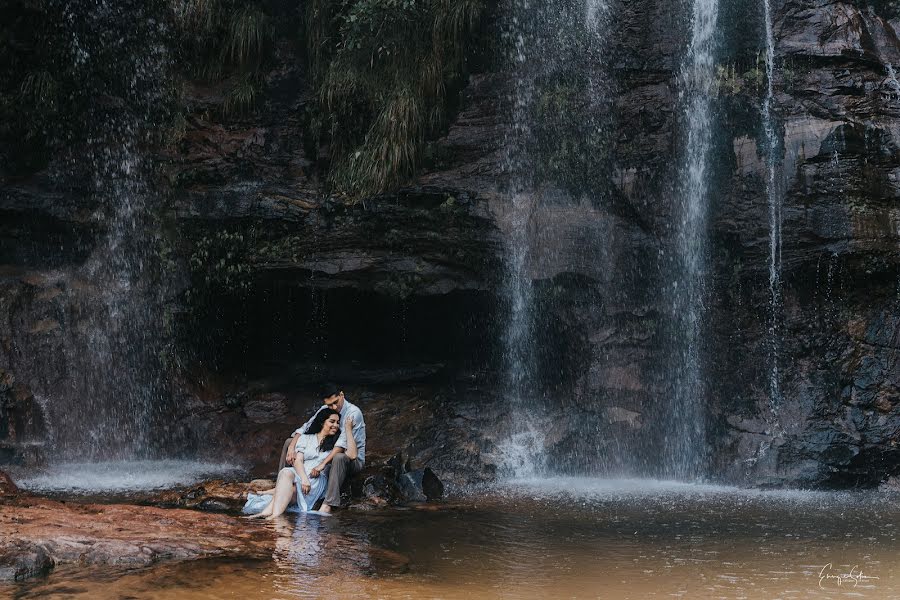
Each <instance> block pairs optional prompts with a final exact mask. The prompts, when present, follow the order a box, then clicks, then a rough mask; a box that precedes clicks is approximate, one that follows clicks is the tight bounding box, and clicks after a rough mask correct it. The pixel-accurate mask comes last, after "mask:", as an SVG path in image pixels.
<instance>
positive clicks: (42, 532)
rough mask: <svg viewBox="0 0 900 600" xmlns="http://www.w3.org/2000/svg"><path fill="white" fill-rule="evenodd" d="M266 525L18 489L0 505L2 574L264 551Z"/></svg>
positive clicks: (15, 575)
mask: <svg viewBox="0 0 900 600" xmlns="http://www.w3.org/2000/svg"><path fill="white" fill-rule="evenodd" d="M271 546H272V540H271V537H270V536H267V535H266V530H265V529H261V528H259V527H253V526H250V525H248V524H247V523H244V522H241V521H240V520H238V519H237V518H235V517H232V516H225V515H217V514H210V513H202V512H196V511H188V510H180V509H161V508H156V507H149V506H133V505H128V504H112V505H99V504H67V503H63V502H55V501H52V500H47V499H43V498H32V497H23V496H20V497H19V498H18V499H16V500H9V501H7V502H6V503H5V504H3V505H2V506H0V580H2V579H7V580H9V579H22V578H25V577H29V576H31V575H34V574H37V573H40V572H44V571H47V570H49V569H50V568H52V567H54V566H56V565H59V564H65V563H78V564H89V565H135V566H139V565H147V564H150V563H153V562H156V561H159V560H171V559H179V560H187V559H195V558H201V557H211V556H242V557H248V556H249V557H262V556H268V555H270V552H271Z"/></svg>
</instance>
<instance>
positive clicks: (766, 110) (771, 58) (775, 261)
mask: <svg viewBox="0 0 900 600" xmlns="http://www.w3.org/2000/svg"><path fill="white" fill-rule="evenodd" d="M763 13H764V17H765V25H766V98H765V100H764V101H763V105H762V121H763V131H764V133H765V138H766V197H767V200H768V207H769V211H768V212H769V315H768V320H769V326H768V337H769V411H770V413H771V418H772V426H773V427H774V429H775V431H776V432H780V431H781V425H780V419H779V416H778V409H779V406H780V405H781V373H780V364H779V363H780V359H781V318H782V286H781V211H782V195H781V190H780V189H779V187H778V179H777V169H778V159H777V153H778V149H779V140H778V136H777V135H776V133H775V120H774V116H773V115H772V106H773V103H774V101H775V89H774V85H775V84H774V75H775V36H774V33H773V31H772V10H771V5H770V0H763Z"/></svg>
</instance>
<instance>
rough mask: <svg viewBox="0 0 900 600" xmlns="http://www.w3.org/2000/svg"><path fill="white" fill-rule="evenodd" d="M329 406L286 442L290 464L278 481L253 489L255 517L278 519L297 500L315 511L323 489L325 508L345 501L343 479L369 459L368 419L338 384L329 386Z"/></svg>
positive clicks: (326, 510)
mask: <svg viewBox="0 0 900 600" xmlns="http://www.w3.org/2000/svg"><path fill="white" fill-rule="evenodd" d="M323 395H324V400H323V403H324V406H322V407H321V408H320V409H319V410H318V411H317V412H316V414H314V415H313V417H312V418H311V419H310V420H309V421H307V422H306V423H305V424H304V425H303V426H302V427H300V428H299V429H297V430H296V431H295V432H294V434H293V436H292V437H291V439H290V441H289V442H288V443H286V446H287V453H286V454H285V456H284V462H285V464H286V465H289V466H285V467H284V468H282V469H281V470H280V471H279V472H278V480H277V482H276V483H275V487H273V488H272V489H269V490H264V491H260V492H258V493H256V494H253V493H251V494H249V495H248V497H247V504H246V505H245V506H244V512H245V513H255V514H252V515H251V517H250V518H263V517H265V518H269V519H274V518H275V517H277V516H278V515H280V514H282V513H283V512H285V510H287V509H288V507H289V506H291V505H292V504H296V506H297V508H298V509H299V510H300V511H301V512H312V511H313V510H314V509H315V505H316V502H318V501H319V499H321V498H322V496H323V495H324V497H325V498H324V500H322V505H321V507H320V508H319V512H320V513H326V514H327V513H330V512H331V510H332V509H333V508H335V507H340V505H341V485H343V483H344V480H345V479H346V478H347V477H348V476H349V475H352V474H353V473H358V472H359V471H361V470H362V468H363V465H364V464H365V460H366V423H365V421H363V415H362V411H361V410H359V408H358V407H357V406H356V405H354V404H351V403H350V402H349V401H348V400H347V399H346V398H344V392H342V391H341V390H340V389H338V387H337V386H336V385H334V384H328V385H326V386H325V390H324V394H323Z"/></svg>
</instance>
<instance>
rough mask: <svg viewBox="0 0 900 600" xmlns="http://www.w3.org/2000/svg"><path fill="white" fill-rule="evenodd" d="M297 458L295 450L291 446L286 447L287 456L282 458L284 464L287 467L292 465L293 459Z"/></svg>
mask: <svg viewBox="0 0 900 600" xmlns="http://www.w3.org/2000/svg"><path fill="white" fill-rule="evenodd" d="M295 458H297V450H296V449H295V448H294V446H293V445H291V446H289V447H288V451H287V454H286V455H285V457H284V462H285V463H286V464H289V465H293V464H294V459H295Z"/></svg>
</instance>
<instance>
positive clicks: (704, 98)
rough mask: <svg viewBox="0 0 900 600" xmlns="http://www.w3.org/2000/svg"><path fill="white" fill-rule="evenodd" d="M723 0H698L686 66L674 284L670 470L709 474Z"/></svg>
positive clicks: (675, 474)
mask: <svg viewBox="0 0 900 600" xmlns="http://www.w3.org/2000/svg"><path fill="white" fill-rule="evenodd" d="M718 12H719V6H718V0H694V4H693V15H692V21H691V41H690V46H689V47H688V53H687V57H686V58H685V61H684V63H683V65H682V68H681V81H680V83H681V101H682V108H683V111H684V112H683V115H684V119H685V121H686V126H687V136H686V141H685V146H684V158H683V161H684V162H683V165H682V167H681V175H680V180H679V188H678V191H679V202H678V203H677V212H678V214H677V216H676V227H677V231H676V236H675V237H676V239H675V245H676V255H677V257H676V264H675V269H674V270H673V274H674V276H675V280H674V281H673V282H672V283H671V288H670V289H671V293H672V297H673V301H672V310H673V323H674V324H675V335H676V337H677V338H678V340H677V341H676V348H677V351H676V356H675V357H674V358H675V360H676V361H677V364H676V365H675V367H674V369H673V370H674V373H673V374H672V375H673V382H672V383H673V385H674V390H673V393H672V396H671V405H670V414H669V415H668V430H667V432H666V435H665V448H664V450H665V454H664V457H665V458H664V459H663V460H664V465H663V468H664V473H665V475H666V476H668V477H675V478H679V479H693V478H696V477H698V476H700V475H702V469H703V465H704V464H705V452H706V431H705V430H706V427H705V423H704V419H705V410H704V406H705V405H704V398H705V392H706V382H705V375H704V371H703V364H702V363H703V357H702V355H701V352H700V343H701V336H702V335H703V327H702V326H703V323H702V320H703V317H704V313H705V303H706V285H705V277H706V272H705V271H706V267H707V242H708V240H707V231H706V230H707V216H708V215H707V213H708V185H709V171H710V168H709V162H710V148H711V146H712V129H713V116H712V106H711V103H712V96H713V93H714V89H715V83H716V81H715V77H716V63H715V49H716V23H717V19H718Z"/></svg>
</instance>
